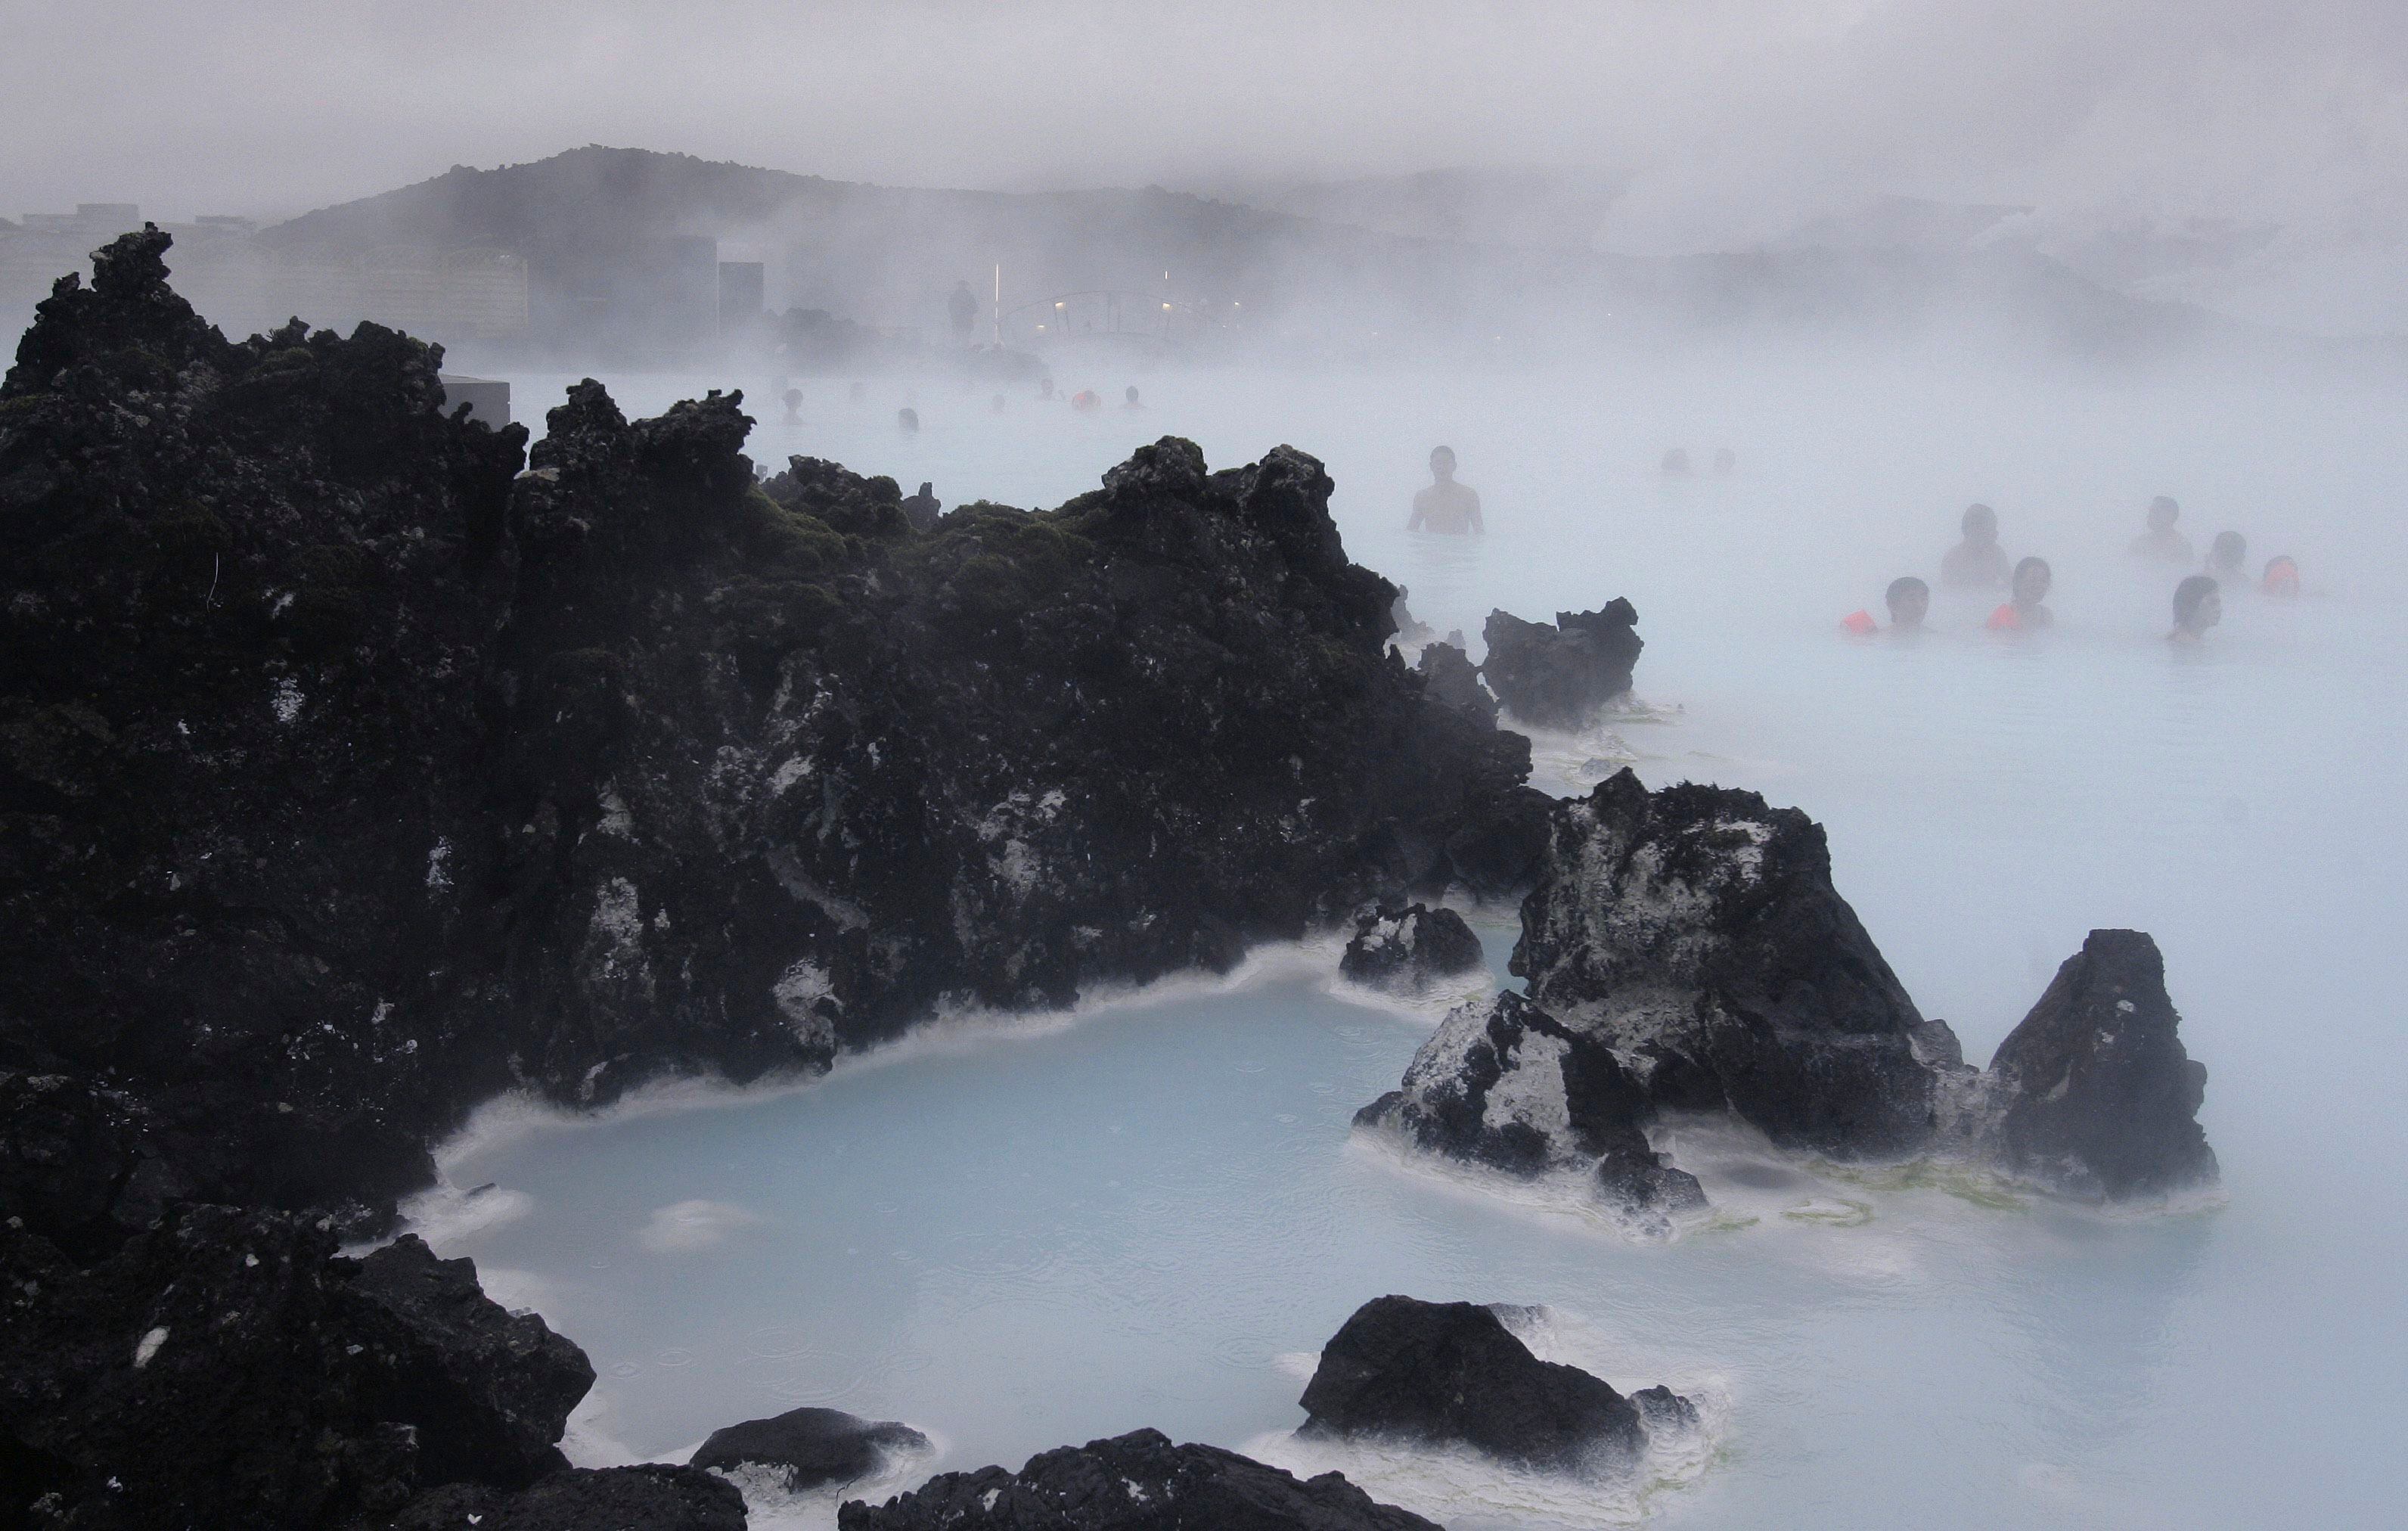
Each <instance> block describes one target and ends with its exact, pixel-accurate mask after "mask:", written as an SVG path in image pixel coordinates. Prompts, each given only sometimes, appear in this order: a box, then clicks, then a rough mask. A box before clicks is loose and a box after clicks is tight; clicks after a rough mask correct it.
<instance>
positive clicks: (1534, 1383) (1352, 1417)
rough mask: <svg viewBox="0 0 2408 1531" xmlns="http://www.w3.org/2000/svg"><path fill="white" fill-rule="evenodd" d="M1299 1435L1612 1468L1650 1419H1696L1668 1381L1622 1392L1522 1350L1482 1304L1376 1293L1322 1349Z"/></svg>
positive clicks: (1521, 1462)
mask: <svg viewBox="0 0 2408 1531" xmlns="http://www.w3.org/2000/svg"><path fill="white" fill-rule="evenodd" d="M1299 1402H1300V1403H1301V1404H1302V1406H1303V1408H1304V1409H1305V1411H1306V1413H1307V1414H1308V1416H1310V1417H1309V1418H1307V1419H1306V1421H1305V1423H1304V1424H1303V1426H1302V1427H1301V1428H1300V1429H1298V1430H1297V1434H1298V1435H1300V1436H1306V1437H1340V1438H1364V1437H1370V1438H1398V1439H1403V1440H1407V1441H1412V1442H1415V1443H1418V1444H1423V1445H1461V1446H1469V1447H1470V1448H1471V1449H1473V1450H1474V1451H1478V1452H1485V1453H1486V1454H1488V1455H1490V1456H1494V1457H1496V1458H1498V1459H1499V1460H1500V1461H1505V1462H1510V1463H1512V1464H1514V1465H1516V1466H1519V1467H1538V1468H1543V1469H1549V1470H1555V1471H1597V1470H1612V1469H1613V1468H1617V1467H1627V1466H1628V1465H1629V1464H1630V1463H1631V1462H1633V1461H1635V1460H1636V1459H1637V1458H1638V1456H1639V1455H1640V1453H1641V1452H1644V1451H1645V1450H1646V1448H1647V1439H1648V1431H1649V1428H1650V1426H1651V1425H1653V1426H1654V1427H1656V1428H1666V1427H1669V1426H1671V1425H1674V1424H1691V1425H1694V1424H1696V1423H1697V1409H1696V1408H1695V1407H1694V1406H1693V1405H1691V1404H1690V1403H1689V1401H1688V1400H1687V1399H1685V1398H1683V1397H1681V1396H1680V1395H1678V1394H1675V1393H1673V1392H1671V1391H1670V1389H1667V1388H1663V1387H1652V1388H1647V1389H1644V1390H1642V1391H1641V1392H1640V1393H1638V1394H1635V1395H1632V1396H1630V1397H1627V1398H1626V1397H1624V1396H1623V1395H1621V1394H1619V1393H1617V1392H1615V1391H1614V1390H1613V1387H1612V1386H1610V1385H1609V1384H1607V1383H1606V1382H1604V1381H1600V1380H1599V1379H1598V1378H1595V1377H1592V1376H1590V1375H1589V1374H1588V1373H1587V1372H1584V1371H1583V1370H1581V1369H1580V1368H1579V1367H1577V1366H1563V1365H1561V1364H1559V1363H1556V1362H1553V1361H1541V1360H1540V1359H1539V1358H1538V1357H1537V1356H1535V1355H1533V1354H1531V1353H1530V1349H1529V1347H1528V1346H1527V1345H1525V1344H1523V1343H1522V1341H1521V1340H1520V1339H1518V1338H1515V1337H1514V1336H1513V1335H1512V1333H1511V1332H1510V1331H1509V1330H1507V1328H1506V1327H1505V1325H1504V1324H1503V1322H1502V1321H1501V1320H1500V1319H1499V1318H1498V1315H1497V1313H1496V1311H1495V1310H1494V1309H1488V1308H1484V1307H1482V1306H1480V1305H1479V1304H1477V1303H1469V1302H1422V1301H1419V1300H1417V1299H1415V1298H1412V1297H1399V1296H1386V1297H1376V1298H1374V1299H1372V1300H1371V1301H1369V1302H1367V1303H1365V1304H1364V1305H1363V1306H1362V1307H1361V1308H1358V1309H1355V1314H1354V1316H1353V1317H1351V1318H1349V1319H1348V1320H1347V1321H1346V1323H1345V1324H1343V1325H1342V1326H1341V1327H1340V1329H1339V1331H1338V1333H1337V1334H1336V1335H1335V1336H1333V1337H1332V1338H1330V1341H1329V1343H1328V1344H1327V1345H1326V1346H1324V1347H1323V1348H1322V1352H1321V1361H1320V1365H1319V1366H1317V1367H1316V1368H1315V1369H1314V1371H1313V1374H1312V1382H1311V1383H1310V1384H1309V1385H1308V1386H1307V1387H1306V1388H1305V1390H1304V1396H1303V1398H1302V1399H1300V1400H1299Z"/></svg>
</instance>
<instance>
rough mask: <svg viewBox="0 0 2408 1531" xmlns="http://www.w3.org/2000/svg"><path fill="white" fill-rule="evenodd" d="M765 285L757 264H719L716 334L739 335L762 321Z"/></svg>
mask: <svg viewBox="0 0 2408 1531" xmlns="http://www.w3.org/2000/svg"><path fill="white" fill-rule="evenodd" d="M767 293H768V282H767V276H766V272H765V268H764V267H763V265H762V264H761V263H760V262H759V261H722V262H720V263H719V333H720V334H722V335H738V334H741V333H742V332H743V331H745V330H748V329H751V328H752V327H753V326H754V325H755V324H758V323H759V322H761V315H762V312H763V310H764V309H765V308H767Z"/></svg>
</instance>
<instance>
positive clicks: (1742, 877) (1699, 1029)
mask: <svg viewBox="0 0 2408 1531" xmlns="http://www.w3.org/2000/svg"><path fill="white" fill-rule="evenodd" d="M1512 968H1513V971H1514V972H1516V973H1518V974H1521V975H1522V976H1524V977H1525V978H1527V980H1529V981H1528V994H1527V997H1525V996H1523V995H1519V994H1500V995H1498V996H1497V998H1496V999H1494V1000H1493V1001H1491V1002H1490V1003H1489V1004H1488V1005H1486V1006H1485V1007H1466V1008H1464V1009H1458V1010H1457V1011H1456V1012H1455V1014H1453V1015H1451V1016H1450V1017H1448V1019H1447V1021H1446V1023H1444V1024H1443V1025H1441V1027H1440V1028H1439V1030H1438V1031H1437V1032H1436V1033H1435V1034H1434V1035H1433V1036H1432V1037H1430V1039H1429V1040H1428V1041H1427V1042H1426V1043H1425V1044H1424V1045H1423V1046H1422V1048H1421V1049H1420V1051H1419V1052H1417V1053H1416V1054H1415V1055H1414V1057H1413V1060H1412V1064H1411V1065H1409V1066H1407V1068H1406V1071H1405V1077H1404V1080H1403V1084H1402V1087H1401V1088H1400V1089H1398V1090H1397V1091H1394V1092H1392V1093H1390V1094H1389V1095H1383V1096H1382V1097H1381V1098H1380V1099H1379V1100H1378V1101H1375V1102H1374V1103H1372V1104H1371V1105H1370V1106H1369V1107H1367V1108H1365V1109H1364V1110H1363V1111H1362V1112H1361V1113H1359V1114H1358V1116H1357V1118H1356V1121H1357V1123H1359V1124H1361V1125H1363V1126H1367V1127H1373V1128H1379V1129H1383V1130H1388V1131H1392V1132H1396V1133H1398V1134H1399V1135H1401V1136H1402V1137H1403V1138H1405V1139H1406V1140H1407V1141H1408V1142H1410V1143H1412V1144H1413V1145H1414V1146H1416V1147H1419V1148H1421V1149H1425V1150H1427V1151H1430V1152H1437V1153H1441V1154H1445V1155H1449V1156H1452V1157H1455V1158H1460V1159H1464V1160H1468V1161H1470V1162H1473V1163H1478V1164H1482V1165H1486V1166H1493V1167H1496V1168H1498V1169H1503V1170H1506V1171H1509V1172H1512V1173H1515V1174H1522V1175H1537V1174H1541V1173H1544V1172H1549V1171H1559V1170H1564V1169H1587V1170H1589V1171H1590V1172H1591V1173H1592V1174H1593V1177H1594V1184H1595V1187H1596V1190H1597V1192H1598V1196H1599V1198H1600V1199H1601V1200H1602V1201H1604V1202H1605V1203H1606V1204H1608V1205H1609V1206H1613V1207H1615V1208H1618V1209H1622V1210H1624V1211H1626V1212H1627V1213H1631V1214H1634V1215H1635V1216H1636V1219H1637V1221H1638V1223H1639V1224H1640V1225H1641V1227H1643V1228H1646V1229H1650V1230H1654V1231H1663V1230H1664V1229H1666V1228H1667V1227H1668V1226H1669V1219H1670V1218H1671V1217H1672V1216H1673V1215H1675V1214H1677V1213H1679V1212H1681V1211H1683V1210H1685V1209H1696V1208H1698V1207H1699V1206H1701V1205H1702V1204H1703V1196H1702V1195H1701V1194H1700V1193H1699V1187H1698V1184H1697V1182H1696V1181H1695V1180H1693V1179H1692V1178H1691V1177H1689V1176H1688V1175H1686V1174H1685V1173H1684V1172H1683V1171H1681V1170H1679V1169H1678V1168H1675V1167H1673V1166H1670V1164H1669V1163H1667V1162H1666V1160H1665V1159H1664V1158H1663V1156H1662V1155H1660V1154H1657V1153H1656V1152H1653V1151H1652V1150H1651V1149H1650V1147H1649V1144H1648V1138H1647V1128H1648V1127H1649V1126H1651V1125H1652V1124H1654V1123H1656V1120H1657V1119H1658V1117H1659V1115H1660V1114H1661V1113H1664V1112H1667V1111H1682V1112H1704V1113H1713V1114H1727V1115H1730V1116H1733V1117H1736V1118H1738V1119H1739V1120H1741V1121H1742V1122H1744V1123H1747V1124H1749V1125H1750V1126H1753V1127H1755V1128H1756V1129H1757V1130H1759V1131H1761V1132H1762V1133H1764V1134H1765V1135H1766V1136H1767V1137H1768V1138H1770V1139H1771V1140H1772V1141H1773V1142H1774V1143H1776V1144H1778V1145H1780V1146H1783V1147H1785V1148H1792V1149H1798V1150H1802V1151H1807V1152H1815V1153H1820V1154H1825V1155H1828V1156H1831V1157H1834V1158H1840V1159H1856V1160H1873V1161H1882V1160H1890V1161H1895V1160H1899V1159H1904V1158H1908V1157H1912V1156H1914V1155H1915V1154H1918V1153H1938V1154H1945V1155H1951V1156H1956V1157H1959V1158H1962V1159H1964V1160H1967V1161H1969V1162H1971V1163H1974V1164H1978V1165H1984V1166H1988V1167H1991V1168H1994V1169H1997V1170H1999V1171H2001V1172H2003V1173H2005V1174H2007V1175H2010V1176H2013V1177H2014V1178H2016V1179H2020V1180H2026V1181H2028V1182H2030V1183H2033V1184H2036V1185H2039V1186H2042V1187H2043V1188H2045V1189H2049V1190H2053V1191H2059V1192H2063V1193H2067V1194H2070V1195H2081V1196H2088V1197H2105V1198H2114V1199H2123V1198H2130V1197H2135V1196H2145V1195H2162V1194H2164V1193H2166V1192H2168V1191H2171V1190H2179V1189H2181V1188H2183V1187H2186V1186H2189V1185H2194V1184H2198V1183H2200V1182H2201V1181H2204V1180H2212V1179H2214V1175H2215V1159H2214V1154H2213V1153H2212V1152H2210V1151H2209V1149H2208V1147H2207V1143H2206V1139H2205V1137H2204V1135H2203V1134H2202V1133H2201V1132H2200V1127H2199V1125H2198V1123H2197V1120H2196V1115H2197V1111H2198V1109H2199V1106H2200V1100H2201V1095H2202V1091H2203V1089H2204V1084H2205V1079H2206V1071H2205V1070H2204V1069H2203V1068H2202V1067H2201V1066H2200V1065H2199V1064H2197V1063H2195V1062H2192V1061H2191V1060H2190V1059H2189V1058H2188V1056H2187V1055H2186V1053H2185V1052H2184V1050H2183V1047H2182V1043H2181V1040H2180V1038H2179V1037H2178V1036H2177V1035H2176V1026H2177V1022H2178V1018H2177V1017H2176V1015H2175V1013H2174V1009H2173V1007H2172V1004H2171V1001H2170V1000H2169V999H2168V998H2167V995H2166V992H2165V986H2164V971H2163V966H2162V964H2161V962H2160V961H2159V959H2158V956H2157V947H2156V945H2155V943H2153V942H2152V941H2150V939H2149V938H2148V937H2146V936H2144V935H2142V934H2140V933H2139V932H2135V931H2094V932H2092V933H2091V937H2090V939H2089V941H2088V942H2086V943H2085V946H2084V949H2083V952H2082V953H2081V955H2079V956H2078V957H2076V958H2074V959H2073V960H2071V961H2070V962H2068V963H2067V964H2066V965H2065V966H2064V968H2062V969H2061V970H2060V971H2059V972H2058V974H2057V980H2056V982H2055V983H2053V984H2052V985H2051V986H2050V988H2049V991H2048V993H2047V994H2045V995H2043V996H2042V1000H2041V1003H2040V1004H2039V1005H2038V1006H2037V1007H2035V1009H2033V1010H2032V1012H2031V1014H2030V1016H2029V1017H2028V1018H2027V1019H2026V1020H2025V1022H2024V1023H2023V1024H2022V1025H2021V1026H2019V1027H2017V1028H2016V1030H2015V1032H2014V1035H2013V1036H2012V1037H2009V1038H2008V1039H2007V1041H2006V1043H2005V1044H2004V1045H2002V1046H2001V1047H2000V1050H1999V1054H1998V1058H1997V1060H1996V1061H1995V1062H1994V1064H1993V1065H1992V1067H1991V1068H1990V1070H1988V1071H1987V1072H1982V1071H1977V1070H1975V1069H1972V1068H1969V1067H1967V1066H1965V1063H1964V1060H1963V1057H1962V1055H1961V1050H1960V1049H1959V1047H1958V1044H1957V1037H1956V1035H1955V1033H1954V1032H1953V1031H1951V1030H1950V1029H1949V1027H1948V1025H1947V1023H1945V1022H1942V1021H1938V1020H1927V1019H1926V1018H1924V1017H1923V1016H1922V1015H1921V1014H1920V1013H1919V1012H1918V1011H1917V1010H1916V1009H1915V1008H1914V1002H1913V1001H1912V1000H1911V999H1910V998H1908V996H1907V994H1906V992H1905V990H1904V989H1903V988H1902V987H1901V986H1900V985H1899V981H1898V979H1897V977H1896V975H1895V974H1893V973H1892V972H1891V970H1890V967H1889V965H1888V964H1887V963H1886V962H1885V961H1884V960H1883V958H1882V955H1881V952H1879V950H1878V949H1876V948H1875V947H1874V945H1873V943H1872V940H1871V937H1869V936H1868V935H1867V934H1866V933H1865V930H1864V927H1863V926H1862V924H1861V923H1858V921H1857V920H1856V914H1855V911H1854V910H1852V909H1850V908H1849V907H1848V905H1847V902H1846V900H1844V899H1842V897H1841V896H1840V894H1839V893H1838V891H1837V890H1836V889H1835V888H1834V887H1833V886H1832V884H1831V872H1830V856H1829V852H1828V847H1827V846H1826V844H1825V841H1824V837H1823V831H1822V828H1821V827H1820V826H1819V825H1817V824H1815V823H1813V822H1812V821H1811V820H1809V819H1808V818H1807V817H1806V816H1805V815H1804V814H1802V813H1800V812H1799V811H1798V810H1796V809H1794V808H1778V809H1776V808H1770V807H1769V806H1767V804H1766V803H1765V801H1764V799H1763V798H1761V797H1759V796H1757V795H1756V794H1754V793H1745V792H1733V791H1727V790H1725V789H1720V788H1714V787H1700V786H1688V785H1683V786H1675V787H1668V788H1665V789H1664V790H1662V791H1660V792H1655V793H1650V792H1649V791H1647V789H1646V788H1645V787H1643V786H1642V785H1641V784H1640V782H1639V780H1638V778H1637V777H1635V776H1634V775H1632V774H1631V773H1630V772H1629V771H1627V770H1625V771H1622V772H1620V773H1619V774H1617V775H1615V776H1614V777H1613V778H1611V779H1609V780H1606V781H1603V782H1601V783H1599V784H1598V788H1597V790H1596V791H1595V792H1593V793H1592V794H1590V795H1589V796H1588V797H1587V798H1585V799H1579V800H1572V801H1567V802H1564V803H1561V804H1558V805H1557V806H1556V808H1555V813H1554V816H1553V820H1552V837H1551V842H1550V846H1549V850H1548V852H1547V855H1546V857H1545V859H1544V862H1543V864H1542V869H1541V873H1540V876H1539V878H1538V880H1537V881H1536V883H1535V884H1534V886H1533V887H1532V889H1531V892H1530V894H1529V895H1528V896H1527V898H1526V899H1525V900H1524V901H1523V906H1522V938H1521V941H1520V942H1519V944H1517V945H1516V947H1515V948H1514V952H1513V962H1512Z"/></svg>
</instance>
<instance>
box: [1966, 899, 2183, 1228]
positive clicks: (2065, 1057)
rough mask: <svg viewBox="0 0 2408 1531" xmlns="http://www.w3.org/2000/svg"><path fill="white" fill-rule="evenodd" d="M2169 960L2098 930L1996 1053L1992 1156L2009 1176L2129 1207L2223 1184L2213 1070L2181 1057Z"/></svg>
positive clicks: (2144, 944)
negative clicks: (2213, 1141)
mask: <svg viewBox="0 0 2408 1531" xmlns="http://www.w3.org/2000/svg"><path fill="white" fill-rule="evenodd" d="M2181 1020H2182V1018H2181V1017H2180V1016H2178V1015H2176V1014H2175V1013H2174V1008H2173V1002H2172V1001H2171V999H2169V998H2168V997H2167V996H2166V965H2165V959H2164V958H2162V957H2160V956H2159V955H2158V954H2157V942H2155V941H2153V940H2151V939H2149V937H2147V936H2145V935H2143V934H2142V933H2141V932H2139V931H2137V930H2094V931H2092V932H2091V933H2090V936H2089V938H2088V939H2086V940H2085V941H2084V942H2083V943H2082V950H2081V951H2080V952H2077V953H2075V954H2074V955H2073V956H2071V957H2068V958H2067V959H2066V960H2065V963H2064V966H2060V967H2059V968H2057V977H2056V979H2055V980H2052V981H2051V982H2050V984H2049V986H2048V989H2047V991H2046V992H2045V993H2043V994H2042V995H2041V996H2040V1003H2039V1004H2037V1005H2034V1006H2033V1007H2032V1009H2031V1013H2030V1014H2028V1015H2027V1016H2025V1017H2024V1019H2023V1023H2021V1024H2020V1025H2018V1026H2016V1027H2015V1029H2014V1031H2013V1032H2010V1033H2009V1034H2008V1036H2007V1039H2006V1040H2005V1041H2003V1042H2001V1043H2000V1044H1999V1052H1998V1055H1997V1056H1996V1057H1994V1058H1992V1059H1991V1060H1990V1073H1989V1079H1988V1080H1987V1083H1988V1087H1989V1095H1990V1099H1989V1100H1988V1101H1987V1102H1986V1104H1987V1105H1988V1108H1989V1112H1988V1115H1989V1117H1990V1121H1989V1122H1988V1123H1985V1127H1986V1129H1987V1136H1988V1138H1989V1141H1990V1143H1991V1145H1992V1148H1993V1152H1995V1153H1996V1155H1997V1156H1998V1158H1999V1161H2000V1163H2001V1164H2003V1165H2004V1166H2006V1167H2007V1168H2008V1169H2009V1170H2011V1171H2013V1172H2014V1173H2015V1174H2017V1175H2021V1176H2023V1177H2025V1178H2027V1179H2029V1180H2037V1181H2040V1182H2041V1183H2042V1184H2047V1185H2054V1186H2057V1187H2058V1188H2060V1189H2062V1190H2065V1191H2069V1192H2071V1193H2074V1194H2076V1195H2085V1196H2092V1197H2101V1198H2106V1199H2110V1200H2123V1199H2126V1198H2129V1197H2134V1196H2147V1195H2164V1194H2166V1193H2168V1192H2173V1191H2180V1190H2183V1189H2185V1188H2186V1187H2189V1186H2193V1185H2198V1184H2200V1183H2201V1182H2203V1181H2207V1180H2214V1179H2215V1175H2216V1166H2215V1152H2214V1150H2212V1149H2210V1148H2209V1147H2208V1146H2207V1134H2206V1133H2204V1132H2203V1131H2201V1130H2200V1125H2199V1121H2198V1116H2199V1108H2200V1102H2201V1101H2202V1100H2204V1099H2205V1098H2206V1094H2207V1066H2206V1065H2205V1064H2202V1063H2200V1062H2198V1061H2197V1060H2195V1059H2193V1058H2192V1057H2191V1056H2190V1055H2189V1054H2188V1053H2186V1052H2184V1051H2183V1045H2182V1037H2181V1035H2180V1033H2179V1030H2178V1028H2179V1026H2180V1024H2181Z"/></svg>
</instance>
